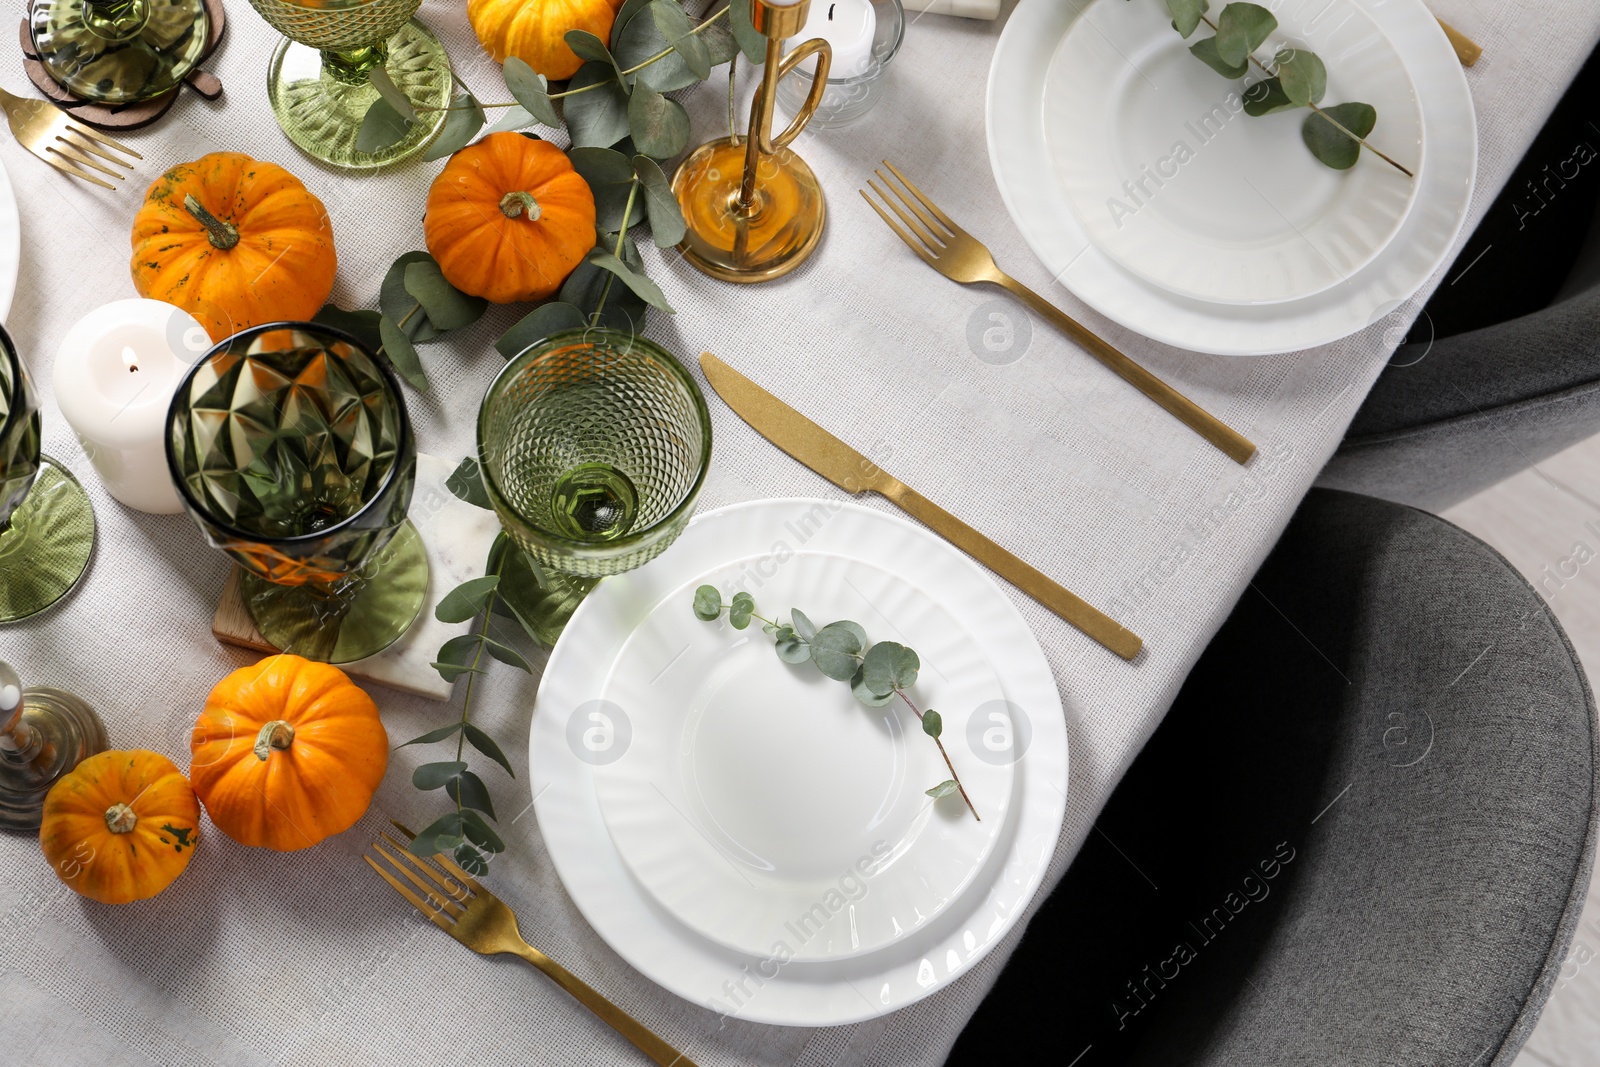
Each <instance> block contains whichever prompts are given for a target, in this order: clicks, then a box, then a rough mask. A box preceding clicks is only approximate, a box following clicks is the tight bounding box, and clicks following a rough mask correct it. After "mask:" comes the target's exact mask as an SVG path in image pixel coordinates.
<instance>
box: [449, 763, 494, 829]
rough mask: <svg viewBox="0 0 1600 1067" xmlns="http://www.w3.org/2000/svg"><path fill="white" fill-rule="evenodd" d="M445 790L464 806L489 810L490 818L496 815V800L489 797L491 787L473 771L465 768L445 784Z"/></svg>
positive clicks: (484, 810)
mask: <svg viewBox="0 0 1600 1067" xmlns="http://www.w3.org/2000/svg"><path fill="white" fill-rule="evenodd" d="M444 791H445V792H446V793H448V794H449V796H450V799H451V800H453V801H455V802H456V803H457V804H460V805H461V806H462V807H464V808H477V809H478V810H479V811H483V812H487V813H488V814H489V818H491V819H493V818H494V817H495V814H494V802H493V801H491V800H490V799H489V787H488V786H486V785H484V784H483V779H482V778H479V777H478V776H477V775H476V774H473V773H472V772H471V771H468V770H463V771H462V772H461V773H460V774H458V775H456V776H455V777H454V778H452V779H450V780H449V781H448V782H446V783H445V784H444Z"/></svg>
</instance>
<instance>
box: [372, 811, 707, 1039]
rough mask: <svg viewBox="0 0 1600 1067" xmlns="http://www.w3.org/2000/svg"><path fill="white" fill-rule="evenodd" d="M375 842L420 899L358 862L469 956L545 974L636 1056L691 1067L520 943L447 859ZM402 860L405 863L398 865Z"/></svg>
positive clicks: (507, 916) (488, 898)
mask: <svg viewBox="0 0 1600 1067" xmlns="http://www.w3.org/2000/svg"><path fill="white" fill-rule="evenodd" d="M394 826H395V829H397V830H399V831H400V832H401V833H403V834H405V835H406V837H407V838H414V837H416V835H415V834H413V833H412V832H411V831H410V830H407V829H406V828H405V827H404V826H401V825H400V824H399V823H395V824H394ZM378 836H380V837H382V838H383V841H386V842H388V843H389V845H390V846H391V848H384V847H383V842H381V841H374V842H373V843H372V851H374V852H376V853H377V854H378V855H379V856H381V857H382V858H383V859H385V860H386V861H388V863H389V866H391V867H393V868H394V869H395V870H396V871H398V872H399V873H400V874H402V875H404V876H405V877H406V880H407V881H409V882H410V883H411V884H412V885H414V886H416V887H417V889H419V890H421V891H422V896H420V897H419V896H418V895H417V894H416V893H413V892H412V891H411V890H410V889H409V888H407V887H406V886H404V885H402V884H401V882H400V880H399V879H398V878H396V877H395V876H394V875H392V874H390V873H389V872H388V871H387V870H385V869H384V868H383V867H380V866H378V863H377V861H376V860H374V859H373V858H372V857H371V856H368V855H363V856H362V857H361V858H362V859H364V860H366V861H367V864H368V866H370V867H371V868H372V869H373V870H375V871H377V872H378V874H379V875H380V876H382V878H383V880H384V881H386V882H388V883H389V884H390V885H392V886H394V888H395V889H396V890H397V891H398V892H399V893H400V895H401V896H403V897H405V898H406V900H408V901H410V902H411V905H412V906H413V907H415V908H416V909H417V910H418V911H420V912H421V913H422V914H423V915H425V916H427V917H428V918H430V919H432V920H433V922H434V925H436V926H438V927H439V929H441V930H443V931H444V932H445V933H447V934H449V935H450V936H451V937H453V938H455V939H456V940H457V941H459V942H461V943H462V944H463V945H465V946H467V947H468V948H470V949H471V950H472V951H474V952H477V953H481V954H482V955H485V956H494V955H498V954H500V953H503V952H509V953H511V954H512V955H514V956H521V957H522V958H523V959H525V960H527V961H528V962H529V963H531V964H533V965H534V966H535V967H537V968H539V970H541V971H543V972H544V973H545V974H547V975H548V976H549V977H550V978H551V979H552V980H553V981H554V982H555V983H556V985H558V986H560V987H561V988H562V989H565V990H566V991H567V992H568V993H571V994H572V995H573V996H574V997H576V998H577V1000H578V1002H579V1003H580V1004H582V1005H583V1006H584V1007H586V1008H588V1009H589V1010H590V1011H592V1012H594V1013H595V1014H596V1015H598V1016H599V1017H600V1018H601V1020H602V1021H603V1022H605V1023H607V1024H609V1025H610V1027H611V1028H612V1029H613V1030H615V1031H616V1032H617V1033H619V1034H621V1035H622V1036H623V1037H625V1038H627V1039H628V1040H629V1041H631V1042H633V1043H634V1044H635V1045H636V1046H638V1048H639V1051H641V1052H643V1053H644V1054H645V1055H646V1056H649V1057H650V1058H651V1059H652V1060H654V1061H655V1062H656V1063H659V1064H660V1065H661V1067H695V1065H694V1063H693V1061H691V1060H690V1059H689V1058H688V1057H687V1056H685V1055H684V1054H683V1053H681V1052H679V1051H678V1050H677V1049H675V1048H673V1047H672V1046H671V1045H669V1044H667V1043H666V1042H665V1041H663V1040H661V1039H660V1038H659V1037H657V1036H656V1035H655V1034H653V1033H651V1032H650V1029H649V1028H648V1027H646V1026H645V1025H644V1024H643V1023H641V1022H639V1021H638V1020H636V1019H634V1018H633V1016H631V1015H629V1014H628V1013H627V1012H625V1011H623V1010H622V1009H621V1008H619V1007H617V1006H616V1005H615V1004H613V1003H611V1001H609V1000H607V999H606V998H605V997H603V996H601V995H600V994H599V993H597V992H596V991H595V990H594V989H592V988H591V987H590V986H589V985H588V983H586V982H584V981H583V979H581V978H579V977H577V976H576V975H574V974H573V973H572V972H571V971H569V970H567V969H566V968H565V967H563V966H561V964H559V963H557V962H556V961H555V960H553V959H551V958H550V957H549V956H546V955H545V954H544V953H543V952H540V951H539V950H538V949H536V948H534V947H533V946H531V945H529V944H528V943H527V942H526V941H524V940H523V939H522V934H521V932H520V931H518V929H517V916H516V914H515V913H514V912H513V911H512V910H511V909H510V908H509V907H507V906H506V905H505V903H504V902H502V901H501V900H500V898H499V897H497V896H495V895H494V894H493V893H491V892H489V891H488V890H487V889H485V888H483V886H481V885H479V884H478V880H477V879H476V878H473V877H472V875H470V874H468V873H467V872H466V871H464V870H462V869H461V868H460V867H459V866H457V865H456V863H455V862H454V861H453V860H451V859H450V858H449V857H448V856H445V855H443V854H442V853H441V854H439V855H436V856H434V857H433V863H429V862H427V861H425V860H423V859H421V858H419V857H417V856H414V855H412V854H411V853H410V852H409V851H407V849H406V846H404V845H402V844H401V843H400V842H399V841H396V840H395V839H394V838H392V837H390V836H389V835H388V834H386V833H383V832H382V831H380V832H379V835H378ZM402 859H403V860H404V861H405V862H401V861H402ZM435 863H436V864H438V865H439V866H438V867H435V866H434V864H435ZM413 868H415V870H413ZM441 868H442V870H441ZM418 873H420V874H422V875H425V876H426V877H427V878H428V879H429V881H431V882H432V883H433V884H432V885H430V884H428V882H424V881H423V880H422V879H421V878H419V877H417V874H418ZM452 876H453V877H452Z"/></svg>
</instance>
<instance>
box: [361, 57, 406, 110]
mask: <svg viewBox="0 0 1600 1067" xmlns="http://www.w3.org/2000/svg"><path fill="white" fill-rule="evenodd" d="M367 81H369V82H371V83H372V87H373V88H374V89H376V90H378V95H379V96H381V97H383V99H384V102H385V103H387V104H388V105H389V106H390V107H392V108H394V113H395V114H396V115H399V116H400V118H402V119H403V120H405V121H406V122H416V121H417V109H416V108H414V107H412V106H411V100H410V99H409V98H408V97H407V96H406V94H405V93H404V92H402V91H401V89H400V87H399V86H398V85H396V84H395V83H394V79H393V78H391V77H389V71H388V70H387V69H386V68H385V67H384V66H383V64H381V63H380V64H378V65H377V66H375V67H373V68H372V69H371V70H369V71H367Z"/></svg>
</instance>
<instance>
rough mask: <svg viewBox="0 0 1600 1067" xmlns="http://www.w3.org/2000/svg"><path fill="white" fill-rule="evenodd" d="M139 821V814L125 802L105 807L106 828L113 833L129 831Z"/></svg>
mask: <svg viewBox="0 0 1600 1067" xmlns="http://www.w3.org/2000/svg"><path fill="white" fill-rule="evenodd" d="M138 823H139V816H138V815H137V814H135V813H134V810H133V809H132V808H130V807H128V805H126V804H122V803H117V804H113V805H111V806H110V807H109V808H107V809H106V829H107V830H110V831H111V832H112V833H114V834H126V833H131V832H132V830H133V828H134V827H135V826H137V825H138Z"/></svg>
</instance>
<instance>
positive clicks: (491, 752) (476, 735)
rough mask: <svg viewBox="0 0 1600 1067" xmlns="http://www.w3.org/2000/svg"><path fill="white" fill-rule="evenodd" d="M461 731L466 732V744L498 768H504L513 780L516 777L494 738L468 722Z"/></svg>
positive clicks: (509, 762)
mask: <svg viewBox="0 0 1600 1067" xmlns="http://www.w3.org/2000/svg"><path fill="white" fill-rule="evenodd" d="M462 729H463V730H465V731H466V734H467V742H468V743H469V744H471V745H472V747H473V748H475V749H477V750H478V751H479V752H482V753H483V754H484V755H485V756H488V757H489V758H490V759H492V760H494V761H495V762H496V763H498V764H500V766H502V767H504V768H505V771H506V773H507V774H509V775H510V776H511V777H513V778H515V777H516V776H517V772H516V771H514V770H512V769H511V761H510V760H508V759H506V754H505V753H504V752H502V751H500V746H499V745H497V744H496V743H495V740H494V738H492V737H490V736H489V735H488V734H486V733H484V732H483V731H482V730H480V729H478V728H477V727H476V726H474V725H472V724H471V723H470V722H469V723H465V724H464V725H463V726H462Z"/></svg>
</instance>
